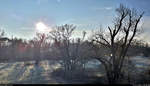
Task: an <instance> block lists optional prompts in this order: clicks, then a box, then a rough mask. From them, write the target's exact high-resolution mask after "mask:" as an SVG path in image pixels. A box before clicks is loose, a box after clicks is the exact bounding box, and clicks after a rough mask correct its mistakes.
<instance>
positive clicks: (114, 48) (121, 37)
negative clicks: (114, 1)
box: [92, 4, 144, 83]
mask: <svg viewBox="0 0 150 86" xmlns="http://www.w3.org/2000/svg"><path fill="white" fill-rule="evenodd" d="M116 12H117V14H118V15H117V17H116V18H115V21H114V27H108V32H105V31H102V30H100V31H99V32H96V33H95V34H94V35H93V36H92V43H93V45H96V46H98V47H103V48H106V49H107V50H108V51H107V52H106V53H105V55H104V54H102V53H101V52H98V53H100V54H95V55H96V58H97V59H98V60H99V61H100V62H101V63H102V64H103V65H104V68H105V71H106V75H107V79H108V82H109V83H117V82H118V81H119V80H120V79H121V78H122V77H121V76H122V74H123V70H122V69H123V65H124V60H125V59H126V53H127V51H128V48H129V47H130V44H131V42H132V40H133V39H134V38H135V36H136V35H137V33H138V32H139V28H138V24H139V22H140V20H141V18H142V16H143V14H144V13H141V14H140V15H138V13H137V12H136V10H135V9H130V8H127V7H125V6H124V5H122V4H121V5H120V7H119V8H117V9H116ZM101 51H102V50H101ZM95 52H97V51H95ZM106 54H107V55H106Z"/></svg>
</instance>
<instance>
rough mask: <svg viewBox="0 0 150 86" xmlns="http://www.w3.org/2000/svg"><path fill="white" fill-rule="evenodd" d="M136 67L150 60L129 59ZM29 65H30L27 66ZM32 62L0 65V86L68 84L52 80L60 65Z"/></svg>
mask: <svg viewBox="0 0 150 86" xmlns="http://www.w3.org/2000/svg"><path fill="white" fill-rule="evenodd" d="M131 60H132V61H133V62H134V63H135V64H136V66H137V67H140V68H141V67H148V66H149V65H150V59H148V58H141V56H136V57H133V58H132V59H131ZM29 63H31V64H29ZM33 63H34V62H32V61H31V62H28V64H27V62H25V63H24V62H15V63H0V84H8V83H14V84H19V83H21V84H65V83H68V82H67V81H65V80H64V79H63V78H61V77H56V78H52V77H51V73H52V72H53V70H55V69H57V68H59V67H60V64H58V63H57V64H56V63H54V64H52V63H50V61H47V60H45V61H41V63H40V65H34V64H33ZM99 64H100V63H99V62H97V61H93V62H92V61H91V62H88V64H86V67H87V68H92V67H99Z"/></svg>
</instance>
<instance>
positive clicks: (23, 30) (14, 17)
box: [0, 0, 150, 38]
mask: <svg viewBox="0 0 150 86" xmlns="http://www.w3.org/2000/svg"><path fill="white" fill-rule="evenodd" d="M120 3H123V4H125V5H127V6H129V7H131V8H136V9H137V10H140V11H145V12H146V13H145V17H146V18H147V17H148V18H149V20H150V17H149V16H150V8H149V4H150V0H1V1H0V26H1V28H2V29H4V30H5V32H6V33H7V34H6V35H7V36H9V37H10V36H11V35H14V36H17V37H23V38H32V37H33V36H34V35H35V24H36V23H37V22H39V21H42V22H43V23H45V24H46V25H48V26H54V25H61V24H66V23H68V24H75V25H77V28H78V30H82V29H84V30H90V29H95V28H96V27H98V26H99V25H103V26H104V27H105V26H107V25H110V24H111V23H112V20H113V18H114V15H115V9H116V8H117V7H118V6H119V4H120ZM149 20H147V21H148V22H149ZM146 28H147V27H146ZM149 32H150V31H149Z"/></svg>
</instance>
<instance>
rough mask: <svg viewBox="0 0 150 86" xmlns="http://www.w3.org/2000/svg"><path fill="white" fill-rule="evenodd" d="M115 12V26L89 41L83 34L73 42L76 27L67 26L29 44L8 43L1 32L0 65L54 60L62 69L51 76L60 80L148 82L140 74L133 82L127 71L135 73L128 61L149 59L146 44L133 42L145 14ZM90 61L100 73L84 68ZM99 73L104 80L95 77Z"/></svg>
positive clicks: (39, 35) (123, 9) (40, 35)
mask: <svg viewBox="0 0 150 86" xmlns="http://www.w3.org/2000/svg"><path fill="white" fill-rule="evenodd" d="M116 12H117V17H116V18H115V21H114V22H113V23H114V26H113V27H109V26H108V28H106V29H108V32H106V31H105V30H104V29H103V28H100V30H97V31H95V32H94V33H93V34H92V35H91V37H90V39H85V37H86V35H87V34H88V33H86V32H85V31H83V34H82V37H81V38H73V36H72V34H73V32H74V30H75V29H76V26H74V25H68V24H65V25H62V26H56V27H55V28H53V30H52V31H51V32H50V33H49V34H44V33H37V34H36V36H35V38H34V39H32V40H24V39H18V38H11V39H9V38H7V37H5V35H4V32H3V31H1V35H0V62H15V61H16V62H17V61H30V60H35V64H39V63H40V61H42V60H54V61H57V62H58V63H60V64H61V68H59V69H56V70H54V71H53V72H52V75H53V78H55V77H56V76H59V77H63V78H64V79H66V80H70V81H77V82H82V83H83V82H84V83H104V84H106V83H109V84H116V83H134V82H135V83H134V84H136V83H143V82H140V81H147V80H148V79H147V77H149V76H148V75H149V73H142V74H143V75H141V76H140V77H139V78H140V79H138V80H137V81H135V80H134V79H132V78H131V77H132V75H130V74H127V73H126V71H127V70H128V71H131V72H133V71H134V70H135V69H134V65H133V64H132V62H129V59H128V57H132V56H137V55H141V54H143V55H144V56H145V57H147V58H149V56H150V47H149V46H148V44H146V43H144V42H143V41H142V40H137V39H135V37H136V36H138V35H139V34H138V33H139V31H140V28H139V27H138V24H139V22H140V20H141V18H142V16H143V14H144V13H137V11H136V10H131V9H129V8H127V7H125V6H123V5H120V7H119V8H117V9H116ZM119 34H122V36H120V35H119ZM93 59H96V60H98V61H99V62H100V63H101V65H100V66H101V69H94V68H93V69H88V68H86V67H85V64H86V63H87V62H88V61H90V60H93ZM27 65H30V64H27ZM132 65H133V66H132ZM102 70H103V76H101V77H99V76H97V75H94V74H96V72H99V71H102ZM134 77H135V76H134ZM144 79H146V80H144ZM146 83H147V82H146Z"/></svg>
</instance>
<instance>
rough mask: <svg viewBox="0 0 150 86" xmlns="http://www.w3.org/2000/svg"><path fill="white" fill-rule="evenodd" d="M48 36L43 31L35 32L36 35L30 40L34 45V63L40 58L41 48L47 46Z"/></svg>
mask: <svg viewBox="0 0 150 86" xmlns="http://www.w3.org/2000/svg"><path fill="white" fill-rule="evenodd" d="M48 38H49V37H48V36H47V35H46V34H44V33H36V37H35V38H34V39H33V40H32V41H31V43H32V44H33V47H34V59H36V64H38V63H39V60H40V59H41V57H42V56H41V52H42V51H43V48H46V47H48V45H49V43H48V41H47V40H48Z"/></svg>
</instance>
